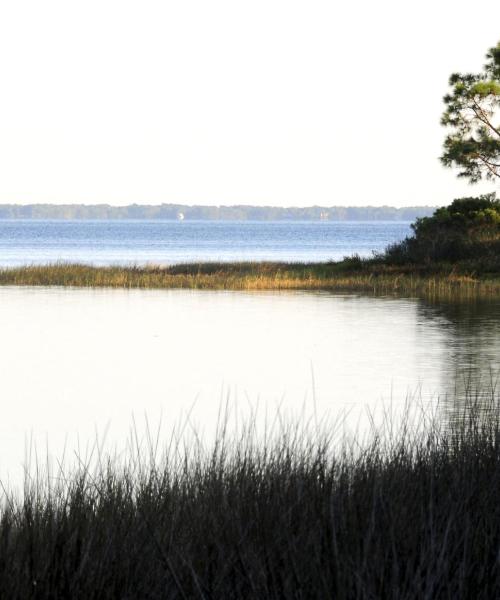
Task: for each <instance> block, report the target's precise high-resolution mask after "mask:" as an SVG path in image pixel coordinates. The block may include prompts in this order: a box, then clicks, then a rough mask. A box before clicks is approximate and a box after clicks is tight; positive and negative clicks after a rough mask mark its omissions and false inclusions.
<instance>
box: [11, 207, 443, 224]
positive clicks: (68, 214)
mask: <svg viewBox="0 0 500 600" xmlns="http://www.w3.org/2000/svg"><path fill="white" fill-rule="evenodd" d="M435 208H436V207H434V206H408V207H402V208H396V207H393V206H330V207H324V206H309V207H301V208H299V207H278V206H251V205H234V206H199V205H192V206H185V205H182V204H159V205H140V204H130V205H128V206H111V205H109V204H94V205H85V204H63V205H57V204H26V205H22V204H0V219H186V220H215V221H219V220H220V221H226V220H227V221H282V220H289V221H414V220H415V219H417V218H420V217H425V216H429V215H431V214H432V213H433V211H434V210H435Z"/></svg>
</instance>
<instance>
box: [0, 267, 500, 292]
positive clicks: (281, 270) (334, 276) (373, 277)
mask: <svg viewBox="0 0 500 600" xmlns="http://www.w3.org/2000/svg"><path fill="white" fill-rule="evenodd" d="M0 285H28V286H38V285H40V286H77V287H113V288H189V289H212V290H221V289H224V290H337V291H355V292H356V291H357V292H370V293H382V294H393V293H394V294H406V295H431V296H444V297H445V296H456V295H460V296H471V297H473V296H496V295H500V277H497V276H494V275H489V276H484V275H482V276H477V275H474V274H468V273H459V272H457V271H456V269H454V268H453V267H448V268H446V269H442V270H441V271H440V270H438V269H434V270H433V271H432V272H425V271H422V270H416V269H415V268H412V269H404V268H396V267H392V268H391V267H386V266H384V265H381V264H380V263H370V262H366V263H363V262H361V263H358V262H356V261H354V262H352V261H349V260H347V261H343V262H339V263H312V264H298V263H295V264H294V263H229V264H225V263H203V264H186V265H175V266H171V267H157V266H156V267H155V266H146V267H138V266H136V267H92V266H86V265H78V264H53V265H46V266H25V267H19V268H6V269H2V270H0Z"/></svg>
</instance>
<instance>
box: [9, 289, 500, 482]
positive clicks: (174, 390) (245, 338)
mask: <svg viewBox="0 0 500 600" xmlns="http://www.w3.org/2000/svg"><path fill="white" fill-rule="evenodd" d="M0 331H1V332H2V336H1V337H0V381H1V388H0V389H1V396H0V401H1V405H2V419H1V420H0V457H2V458H1V461H0V476H2V475H3V474H4V473H5V471H8V472H11V471H12V470H15V469H18V468H19V465H20V464H21V463H22V462H23V458H24V443H25V439H26V437H27V436H28V437H29V436H30V435H32V436H33V439H34V441H35V442H36V443H37V444H40V443H42V444H43V443H45V439H46V438H47V439H48V440H49V443H50V447H51V448H52V449H53V451H54V453H55V454H60V452H61V451H62V448H63V447H64V445H65V444H67V445H68V444H69V445H70V444H71V443H72V442H71V440H74V439H76V438H77V437H78V438H79V439H80V442H81V444H83V445H85V443H86V441H87V440H89V439H91V440H92V439H93V438H94V436H95V430H96V429H97V431H98V432H101V433H102V432H103V431H104V430H105V429H106V427H107V426H108V425H109V433H108V440H109V441H110V443H113V444H115V443H116V445H118V446H121V445H123V440H124V439H125V438H126V437H127V435H128V433H129V428H130V424H131V417H132V415H133V414H135V415H138V416H139V417H140V416H141V415H142V414H147V415H148V417H149V419H150V421H151V422H152V423H153V425H154V424H155V423H156V422H157V421H158V420H159V417H160V415H161V416H162V418H163V421H164V422H165V423H167V424H171V423H174V422H177V421H178V419H179V418H180V415H182V414H186V412H188V411H191V415H192V420H193V421H194V423H196V424H197V426H199V427H201V428H202V429H203V428H205V429H210V427H211V424H212V423H214V422H215V420H216V418H217V414H218V409H219V405H220V403H221V401H223V400H224V399H225V398H226V397H228V396H229V397H230V398H231V399H232V400H237V401H238V402H239V403H240V404H245V405H248V406H252V407H255V406H256V405H259V406H260V407H261V410H264V411H265V410H267V411H268V414H269V413H273V412H274V411H275V409H276V407H277V406H278V405H280V406H281V408H282V410H283V411H285V412H287V413H294V414H302V412H303V410H304V407H306V411H307V410H314V411H316V413H317V414H318V415H320V416H321V415H323V414H325V413H336V412H339V411H346V410H347V411H351V413H353V414H354V413H356V411H358V413H359V411H365V409H366V408H368V409H370V410H371V411H372V412H373V413H376V412H377V410H378V409H379V408H380V407H381V406H382V405H383V404H385V405H387V403H388V402H391V403H392V405H393V406H401V405H403V404H404V403H405V401H406V398H407V397H408V395H412V394H413V395H418V396H419V397H420V398H422V400H423V401H424V402H425V403H429V402H431V403H432V402H435V401H436V400H437V398H438V397H440V398H441V405H442V406H443V412H444V414H445V415H446V417H447V418H448V419H450V420H453V419H454V418H455V417H456V415H457V414H459V413H460V411H461V410H462V409H463V406H464V399H465V396H466V392H467V382H469V384H470V382H474V383H477V382H478V381H479V382H480V381H485V380H486V379H487V377H488V376H489V373H490V371H491V372H493V373H495V372H497V371H498V368H499V365H500V335H499V334H500V303H499V302H479V301H477V302H473V303H468V304H467V303H463V302H461V303H459V302H457V303H452V302H447V303H430V302H428V301H423V300H418V299H396V298H371V297H359V296H349V295H342V296H341V295H332V294H328V293H309V292H308V293H305V292H304V293H273V292H267V293H261V292H252V293H243V292H208V291H186V290H167V291H162V290H88V289H59V288H31V289H30V288H15V287H11V288H0ZM68 440H69V442H68ZM68 452H70V450H68Z"/></svg>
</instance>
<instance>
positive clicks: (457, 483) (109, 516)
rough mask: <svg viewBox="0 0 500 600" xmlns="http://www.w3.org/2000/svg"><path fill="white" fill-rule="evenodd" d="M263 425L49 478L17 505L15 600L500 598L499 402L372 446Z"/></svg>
mask: <svg viewBox="0 0 500 600" xmlns="http://www.w3.org/2000/svg"><path fill="white" fill-rule="evenodd" d="M484 411H486V412H484ZM249 425H250V426H249V427H248V428H247V429H246V430H245V433H243V434H241V435H240V437H238V438H237V439H232V440H231V439H229V438H228V436H227V435H223V434H222V433H221V436H220V437H219V438H218V440H219V441H218V443H217V444H216V445H215V447H214V448H212V450H207V449H205V448H204V447H203V446H202V445H201V444H198V445H197V444H196V443H195V444H194V445H191V446H187V447H185V446H183V445H181V444H179V443H178V444H172V445H170V446H169V450H168V452H166V455H165V457H164V458H163V459H161V460H159V461H158V460H156V459H153V458H151V459H149V460H148V458H147V456H148V453H147V452H146V453H141V452H140V451H138V452H137V453H136V454H134V453H132V454H131V456H130V458H129V459H128V460H127V461H126V462H125V463H123V462H120V463H116V462H114V461H107V460H106V459H104V458H102V457H100V459H99V461H98V464H99V466H98V468H97V469H95V470H91V469H89V468H88V467H85V466H81V467H80V468H79V469H78V470H77V471H75V472H73V473H66V474H64V473H60V478H59V480H58V482H56V483H53V480H51V479H47V478H44V477H43V475H41V474H40V472H38V476H37V477H35V478H34V479H33V480H30V479H28V480H27V483H26V489H25V493H24V496H23V497H22V498H19V499H17V498H16V497H7V499H4V506H3V510H2V514H1V519H0V597H2V598H12V599H15V598H22V599H25V598H72V599H75V600H76V599H85V600H87V599H92V598H95V599H97V598H99V599H101V600H105V599H107V598H109V599H111V598H112V599H115V598H130V599H135V598H150V599H160V598H161V599H178V598H179V599H188V598H189V599H191V598H193V599H194V598H200V599H219V598H228V599H231V598H234V599H239V598H245V599H254V600H263V599H271V598H275V599H285V600H286V599H292V598H293V599H318V600H319V599H321V600H324V599H325V598H336V599H339V600H342V599H355V598H356V599H365V598H366V599H368V598H384V599H395V600H396V599H397V600H400V599H401V598H405V599H413V598H415V599H417V598H418V599H421V598H450V599H453V600H456V599H460V598H475V599H481V598H488V599H489V598H498V597H500V564H499V559H498V556H499V550H500V502H499V494H500V492H499V490H500V447H499V440H500V411H499V409H498V405H497V404H495V403H493V404H491V405H490V407H489V409H487V410H486V409H483V411H482V412H479V411H477V410H476V411H474V410H472V412H469V413H467V416H464V417H463V418H461V419H459V420H458V422H455V424H454V428H453V429H452V430H450V429H449V428H448V429H444V428H441V427H440V426H438V425H437V424H434V425H432V424H429V423H427V424H426V426H425V427H422V428H421V429H420V430H413V429H412V428H411V427H409V426H407V427H402V428H400V429H398V430H397V431H399V433H397V434H395V433H394V432H393V430H391V428H390V427H387V428H386V429H385V430H384V431H385V433H383V434H381V435H378V436H373V439H372V441H371V442H370V443H365V444H364V445H363V444H361V445H359V444H358V443H357V442H356V441H350V442H347V441H346V442H345V443H344V444H343V445H341V446H340V447H339V446H338V445H334V444H333V440H332V438H331V436H330V434H329V433H328V432H326V431H325V430H323V431H317V430H316V431H314V432H312V434H311V432H309V433H308V432H307V430H305V429H304V428H303V427H302V426H296V427H294V426H290V425H286V424H285V425H283V426H282V427H283V428H282V430H281V434H279V435H278V436H277V438H276V439H275V441H274V442H272V443H271V442H268V443H267V444H265V443H264V444H263V443H262V442H261V441H260V440H256V439H255V436H254V434H252V431H253V427H252V424H251V423H250V424H249ZM420 425H422V423H420ZM273 439H274V438H273ZM150 448H152V447H150ZM152 454H154V451H153V452H152Z"/></svg>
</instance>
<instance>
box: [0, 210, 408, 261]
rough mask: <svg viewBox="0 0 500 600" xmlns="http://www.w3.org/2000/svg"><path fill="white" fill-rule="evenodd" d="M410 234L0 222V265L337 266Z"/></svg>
mask: <svg viewBox="0 0 500 600" xmlns="http://www.w3.org/2000/svg"><path fill="white" fill-rule="evenodd" d="M410 231H411V230H410V224H409V223H406V222H369V223H362V222H328V221H325V222H285V221H279V222H261V221H260V222H248V221H245V222H228V221H183V222H179V221H33V220H26V221H23V220H0V266H19V265H23V264H35V263H37V264H40V263H42V264H43V263H51V262H56V261H68V262H79V263H91V264H95V265H108V264H123V265H124V264H131V263H136V264H142V263H161V264H172V263H179V262H192V261H219V260H220V261H235V260H255V261H257V260H277V261H302V262H307V261H325V260H337V259H341V258H343V257H344V256H346V255H352V254H355V253H357V254H359V255H360V256H370V255H371V254H372V252H373V251H377V252H380V251H382V250H384V248H386V246H387V245H388V244H391V243H393V242H396V241H399V240H401V239H403V238H404V237H405V236H407V235H408V234H409V233H410Z"/></svg>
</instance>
